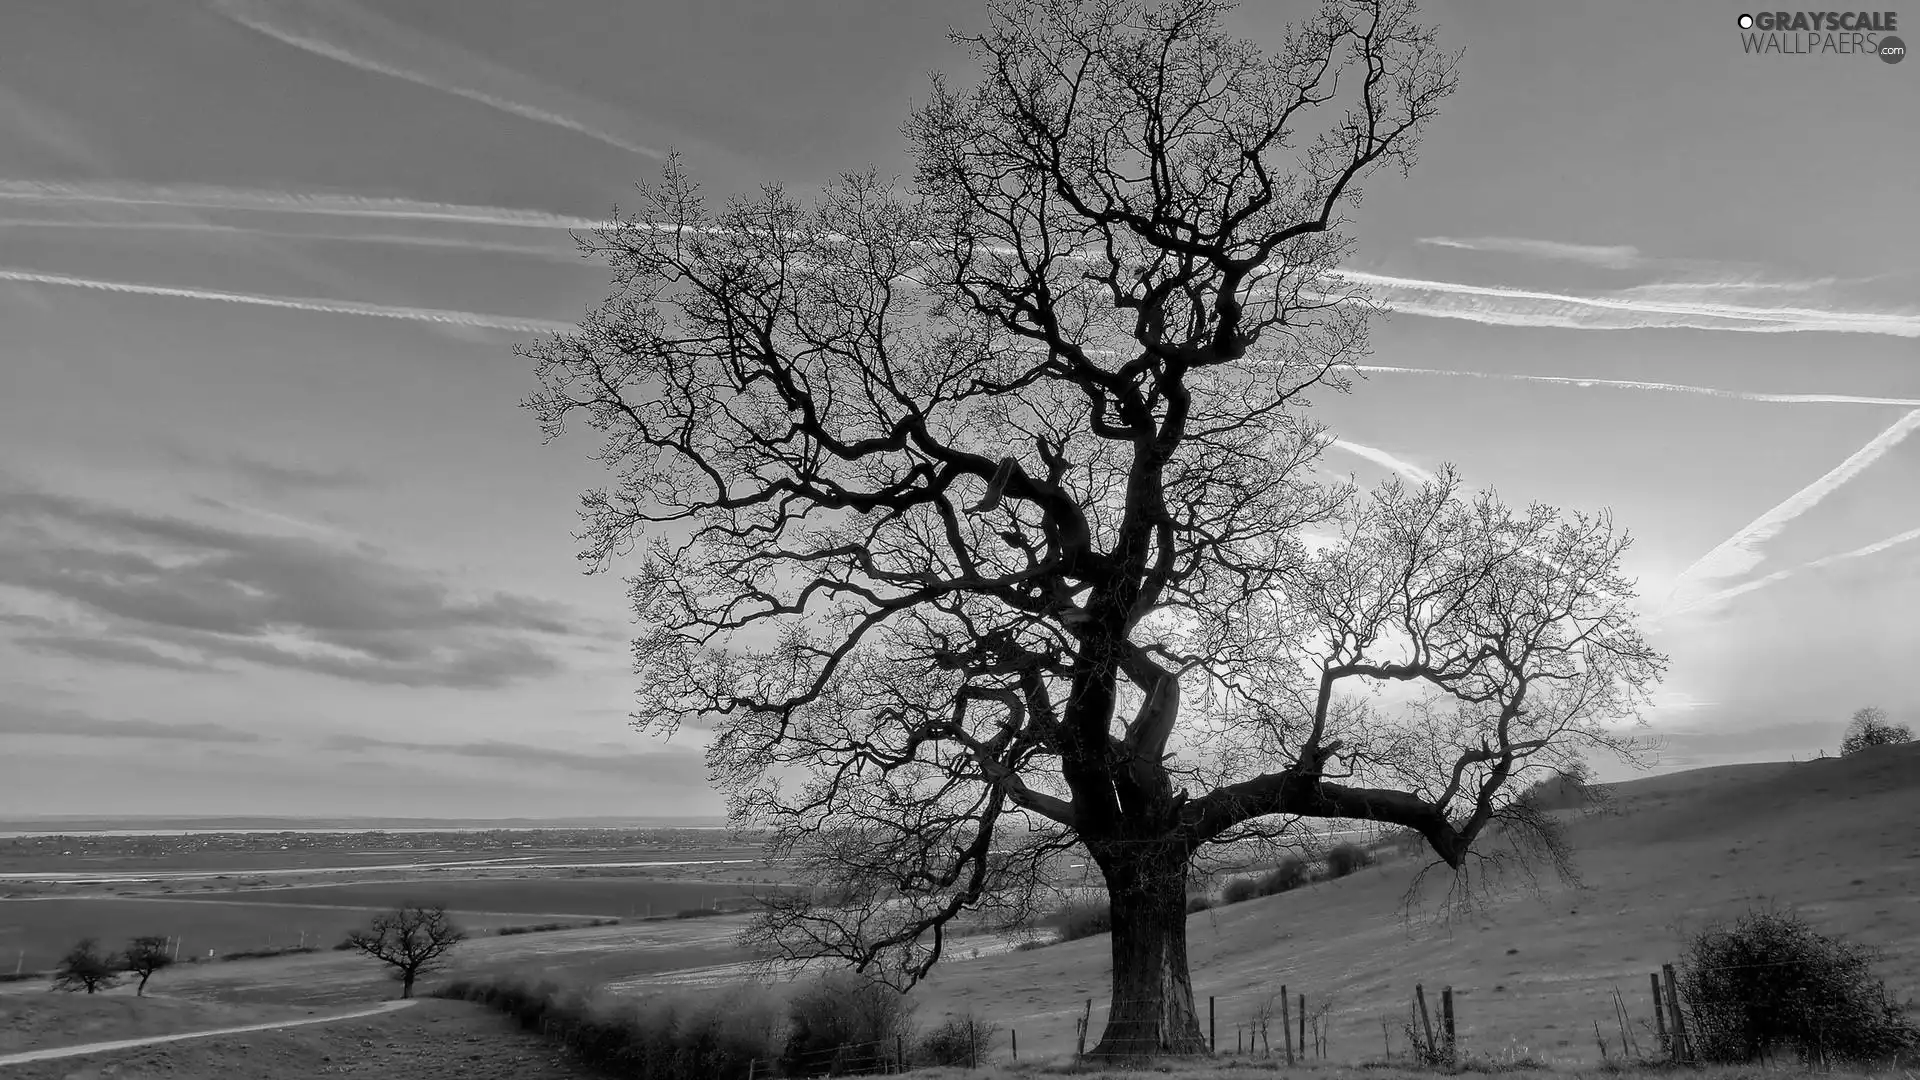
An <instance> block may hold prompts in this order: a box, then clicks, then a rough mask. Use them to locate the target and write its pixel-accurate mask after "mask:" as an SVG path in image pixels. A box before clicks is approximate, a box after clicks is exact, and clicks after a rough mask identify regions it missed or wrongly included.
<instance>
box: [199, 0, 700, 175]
mask: <svg viewBox="0 0 1920 1080" xmlns="http://www.w3.org/2000/svg"><path fill="white" fill-rule="evenodd" d="M214 7H215V8H216V10H218V11H219V12H220V13H221V14H222V15H225V16H226V17H227V18H229V19H232V20H233V21H234V22H237V23H239V24H240V25H242V26H245V27H247V28H248V29H250V30H254V31H257V32H259V33H262V34H265V35H266V36H268V37H270V38H273V39H274V40H276V41H279V42H282V43H284V44H287V45H291V46H293V47H294V48H296V49H302V50H305V51H307V52H310V53H313V54H315V55H317V56H324V57H326V58H327V59H329V60H337V61H339V62H340V63H342V64H347V65H349V66H351V67H356V68H359V69H361V70H362V71H371V72H375V73H377V74H380V75H387V76H390V77H392V78H396V79H403V80H405V81H407V82H411V83H417V84H419V85H421V86H426V87H431V88H432V89H435V90H439V91H441V92H442V93H447V94H453V95H456V96H459V97H463V98H466V99H468V100H470V101H477V102H480V103H481V104H483V105H487V106H489V107H491V108H495V109H499V110H500V111H501V112H505V113H511V114H512V115H514V116H519V117H523V118H525V119H528V120H534V121H537V122H539V123H542V124H551V125H553V126H555V127H560V128H565V129H566V130H568V131H572V132H575V133H577V134H580V135H584V136H586V137H587V138H590V139H594V140H597V141H599V142H603V143H606V144H607V145H609V146H616V147H619V148H620V149H622V150H626V151H628V152H629V153H634V154H641V155H643V156H646V157H651V158H664V157H666V154H665V153H663V152H662V151H660V150H656V149H654V148H653V147H650V146H643V145H641V144H639V143H636V142H634V141H632V140H630V139H628V138H626V137H624V136H622V135H619V134H617V133H615V132H612V131H609V130H607V126H604V125H601V124H599V123H594V122H589V121H584V120H580V119H578V118H577V117H576V116H575V115H570V114H577V113H581V112H586V113H600V114H605V115H607V116H608V117H609V118H612V117H614V116H615V115H616V114H614V112H613V110H611V109H609V108H607V107H606V106H604V105H598V104H594V103H591V102H587V101H585V100H583V99H581V98H578V97H576V96H575V95H572V94H569V93H567V92H566V91H563V90H558V89H556V88H554V87H550V86H547V85H545V84H543V83H541V82H539V81H538V80H535V79H532V78H529V77H528V76H526V75H522V74H520V73H519V72H517V71H513V70H511V69H509V68H506V67H503V66H501V65H499V64H496V63H494V62H493V61H491V60H488V59H486V58H485V57H482V56H478V55H476V54H474V53H471V52H468V51H467V50H465V49H462V48H460V47H458V46H456V45H453V44H450V43H448V42H445V41H441V40H439V39H437V38H433V37H430V36H428V35H426V34H422V33H420V32H418V31H416V30H413V29H411V28H409V27H407V26H405V25H403V24H401V23H398V22H395V21H393V20H391V19H387V18H384V17H382V16H380V15H377V14H375V13H373V12H370V11H367V10H365V9H362V8H360V7H358V6H357V5H354V4H351V3H347V2H345V0H327V2H325V3H302V2H298V0H215V3H214Z"/></svg>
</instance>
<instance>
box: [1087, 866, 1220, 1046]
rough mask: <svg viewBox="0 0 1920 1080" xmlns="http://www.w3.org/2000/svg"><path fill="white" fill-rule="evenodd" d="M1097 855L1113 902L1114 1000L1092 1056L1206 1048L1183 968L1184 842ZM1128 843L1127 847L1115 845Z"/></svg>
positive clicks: (1184, 937) (1185, 946)
mask: <svg viewBox="0 0 1920 1080" xmlns="http://www.w3.org/2000/svg"><path fill="white" fill-rule="evenodd" d="M1115 847H1116V850H1115V851H1114V853H1113V854H1112V855H1111V856H1110V857H1109V858H1107V859H1103V860H1101V863H1102V869H1103V870H1105V872H1106V877H1107V894H1108V896H1109V897H1110V899H1111V901H1112V904H1113V935H1112V936H1113V1003H1112V1006H1111V1007H1110V1009H1109V1011H1108V1012H1107V1027H1106V1030H1105V1031H1104V1032H1102V1033H1101V1035H1100V1044H1099V1045H1098V1046H1096V1047H1094V1048H1093V1051H1092V1054H1091V1056H1092V1057H1096V1058H1102V1059H1107V1060H1123V1061H1138V1060H1142V1059H1146V1058H1153V1057H1162V1056H1176V1055H1192V1054H1205V1053H1207V1050H1208V1048H1207V1041H1206V1037H1205V1036H1204V1035H1203V1034H1202V1033H1201V1030H1200V1018H1199V1016H1198V1015H1196V1013H1195V1012H1194V1008H1193V982H1192V980H1191V979H1190V978H1189V976H1188V974H1187V852H1186V850H1185V846H1184V845H1177V846H1176V845H1174V844H1167V845H1161V844H1157V843H1152V842H1148V843H1123V844H1118V845H1115ZM1126 848H1131V849H1132V850H1130V851H1128V850H1119V849H1126Z"/></svg>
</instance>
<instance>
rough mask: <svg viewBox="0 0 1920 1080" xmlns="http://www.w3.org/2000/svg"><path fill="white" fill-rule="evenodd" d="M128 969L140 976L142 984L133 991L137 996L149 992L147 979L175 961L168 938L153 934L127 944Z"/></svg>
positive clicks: (126, 958)
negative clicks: (169, 947) (168, 945)
mask: <svg viewBox="0 0 1920 1080" xmlns="http://www.w3.org/2000/svg"><path fill="white" fill-rule="evenodd" d="M124 960H125V966H126V969H127V970H128V971H130V972H132V973H133V974H135V975H138V976H139V977H140V985H139V986H138V987H136V988H135V989H134V991H133V993H134V996H135V997H140V996H143V995H145V994H146V992H147V980H148V979H151V978H153V973H154V972H156V971H159V970H160V969H161V968H163V967H167V966H169V965H170V964H172V963H173V953H172V952H171V951H169V950H168V948H167V939H166V938H164V937H158V936H153V935H148V936H143V937H137V938H134V939H133V940H132V941H131V942H129V943H128V944H127V951H126V954H125V958H124Z"/></svg>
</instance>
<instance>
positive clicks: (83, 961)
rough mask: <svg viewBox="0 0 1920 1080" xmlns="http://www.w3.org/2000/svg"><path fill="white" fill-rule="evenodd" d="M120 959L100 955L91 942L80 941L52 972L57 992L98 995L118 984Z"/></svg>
mask: <svg viewBox="0 0 1920 1080" xmlns="http://www.w3.org/2000/svg"><path fill="white" fill-rule="evenodd" d="M118 961H119V957H116V956H114V955H113V954H112V953H106V952H101V951H100V943H99V942H98V941H97V940H95V939H93V938H81V939H80V940H79V941H78V942H76V943H75V944H74V946H73V948H71V949H68V950H67V955H65V956H63V957H61V958H60V962H59V963H58V964H56V965H54V968H53V986H54V989H56V990H66V991H68V992H70V993H71V992H73V991H76V990H85V991H86V992H87V993H89V994H97V993H99V992H100V991H102V990H105V989H107V988H108V987H110V986H112V985H114V984H115V983H117V982H119V981H120V978H119V972H120V964H119V963H118Z"/></svg>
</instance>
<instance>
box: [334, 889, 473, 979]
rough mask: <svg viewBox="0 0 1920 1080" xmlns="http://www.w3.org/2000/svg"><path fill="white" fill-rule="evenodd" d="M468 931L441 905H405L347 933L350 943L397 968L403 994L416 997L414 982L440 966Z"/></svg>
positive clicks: (465, 937)
mask: <svg viewBox="0 0 1920 1080" xmlns="http://www.w3.org/2000/svg"><path fill="white" fill-rule="evenodd" d="M466 939H467V935H466V931H464V930H462V929H460V928H459V927H458V926H456V925H454V923H453V920H452V919H449V918H448V917H447V909H446V908H444V907H441V906H439V905H437V904H436V905H434V906H433V907H424V906H421V905H419V904H404V905H402V906H400V907H397V908H395V909H393V910H392V911H389V912H386V913H384V914H381V915H376V916H374V919H373V922H372V923H371V924H370V925H369V926H367V928H366V929H364V930H355V931H354V932H353V933H351V934H348V935H347V944H348V945H349V946H351V947H352V948H355V949H358V950H359V951H361V952H363V953H366V954H367V955H368V956H371V957H373V958H374V959H375V960H379V961H381V962H382V963H385V964H388V965H390V966H391V967H392V968H393V977H394V978H396V979H399V980H400V996H401V997H403V998H410V997H412V996H413V982H414V980H415V979H417V978H419V977H420V976H421V975H424V974H426V973H427V972H429V971H432V970H433V969H435V968H437V967H439V966H440V964H441V961H442V960H443V959H444V958H445V957H446V955H447V953H448V952H450V951H452V949H453V947H454V946H455V945H458V944H460V943H461V942H462V941H465V940H466Z"/></svg>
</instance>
